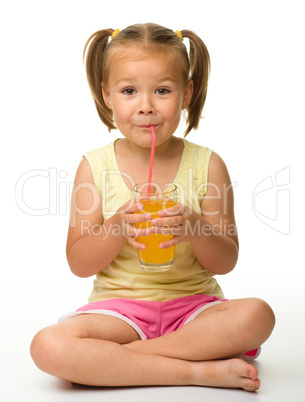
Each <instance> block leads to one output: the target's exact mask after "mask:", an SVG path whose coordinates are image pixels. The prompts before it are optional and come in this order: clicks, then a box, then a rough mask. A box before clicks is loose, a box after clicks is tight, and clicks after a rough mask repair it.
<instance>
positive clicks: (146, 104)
mask: <svg viewBox="0 0 305 402" xmlns="http://www.w3.org/2000/svg"><path fill="white" fill-rule="evenodd" d="M154 113H155V108H154V106H153V103H152V101H151V99H150V97H149V96H143V97H142V98H141V101H140V105H139V114H154Z"/></svg>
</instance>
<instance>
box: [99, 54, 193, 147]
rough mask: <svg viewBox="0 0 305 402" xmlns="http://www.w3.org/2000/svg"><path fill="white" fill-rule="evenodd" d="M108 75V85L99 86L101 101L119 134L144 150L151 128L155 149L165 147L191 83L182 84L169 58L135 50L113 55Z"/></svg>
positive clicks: (179, 74)
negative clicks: (110, 112)
mask: <svg viewBox="0 0 305 402" xmlns="http://www.w3.org/2000/svg"><path fill="white" fill-rule="evenodd" d="M109 71H110V73H109V78H108V82H107V83H106V84H102V90H103V97H104V100H105V103H106V105H107V106H108V107H109V108H110V109H112V111H113V117H114V120H115V123H116V125H117V127H118V129H119V130H120V131H121V133H122V134H123V135H124V136H125V137H126V138H127V139H128V140H129V141H131V142H132V143H133V144H136V145H138V146H141V147H145V148H148V147H150V146H151V132H150V128H149V127H150V126H151V125H153V126H155V133H156V146H158V145H161V144H163V143H165V142H166V141H167V140H168V139H169V138H170V137H171V136H172V135H173V134H174V132H175V131H176V129H177V127H178V124H179V121H180V117H181V110H182V109H184V108H186V107H187V105H188V104H189V102H190V100H191V96H192V88H193V86H192V85H193V83H192V81H190V82H189V83H188V84H187V85H186V84H185V82H184V80H183V76H182V70H181V68H180V67H179V65H177V63H176V62H175V61H174V58H173V57H168V55H167V54H162V53H153V54H152V53H150V52H147V51H146V52H145V51H144V52H143V50H142V49H141V48H140V49H139V48H136V47H131V48H128V50H126V51H124V52H123V54H122V53H121V54H120V55H114V56H113V57H112V59H111V61H110V68H109Z"/></svg>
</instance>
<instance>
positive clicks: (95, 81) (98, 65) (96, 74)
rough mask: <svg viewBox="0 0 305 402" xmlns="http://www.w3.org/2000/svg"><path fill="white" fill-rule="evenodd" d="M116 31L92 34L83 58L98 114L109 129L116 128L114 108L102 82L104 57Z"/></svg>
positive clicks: (108, 30)
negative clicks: (106, 102)
mask: <svg viewBox="0 0 305 402" xmlns="http://www.w3.org/2000/svg"><path fill="white" fill-rule="evenodd" d="M113 32H114V30H113V29H111V28H109V29H102V30H101V31H97V32H95V33H94V34H93V35H91V36H90V38H89V39H88V41H87V43H86V44H85V48H84V53H83V59H84V61H85V64H86V73H87V79H88V83H89V87H90V90H91V94H92V96H93V99H94V102H95V106H96V109H97V112H98V115H99V117H100V119H101V120H102V122H103V123H104V124H106V126H107V127H108V130H109V131H110V130H111V129H115V128H116V126H115V125H114V122H113V114H112V110H110V109H109V108H108V107H107V106H106V104H105V102H104V99H103V95H102V86H101V84H102V82H105V81H106V80H105V77H104V74H105V66H104V57H105V51H106V47H107V45H108V42H109V37H110V36H111V35H112V33H113Z"/></svg>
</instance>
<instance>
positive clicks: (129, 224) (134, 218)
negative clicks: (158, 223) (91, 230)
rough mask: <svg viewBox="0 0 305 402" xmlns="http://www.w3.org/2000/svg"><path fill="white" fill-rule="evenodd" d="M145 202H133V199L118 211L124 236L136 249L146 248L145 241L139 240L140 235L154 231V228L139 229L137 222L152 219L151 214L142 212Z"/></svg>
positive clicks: (147, 234) (146, 234)
mask: <svg viewBox="0 0 305 402" xmlns="http://www.w3.org/2000/svg"><path fill="white" fill-rule="evenodd" d="M143 209H144V206H143V204H141V203H133V201H132V200H130V201H128V202H127V203H126V204H124V205H123V206H122V207H121V208H120V209H119V210H118V211H117V213H116V215H117V216H118V217H119V219H120V227H121V233H122V236H123V237H124V238H125V239H126V240H127V242H128V243H129V244H130V245H131V246H132V247H134V248H136V249H142V250H143V249H145V248H146V246H145V245H144V244H143V243H139V242H138V241H137V239H136V238H137V237H139V236H149V235H150V234H152V233H153V228H144V229H139V228H137V227H136V224H138V223H140V222H146V221H150V220H151V214H149V213H144V212H142V211H143Z"/></svg>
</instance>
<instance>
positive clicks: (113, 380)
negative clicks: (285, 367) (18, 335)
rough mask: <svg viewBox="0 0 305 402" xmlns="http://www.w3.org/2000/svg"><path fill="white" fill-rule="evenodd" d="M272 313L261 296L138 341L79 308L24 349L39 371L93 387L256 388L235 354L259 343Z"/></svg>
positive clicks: (110, 320)
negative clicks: (74, 313) (196, 386)
mask: <svg viewBox="0 0 305 402" xmlns="http://www.w3.org/2000/svg"><path fill="white" fill-rule="evenodd" d="M274 323H275V319H274V314H273V312H272V310H271V308H270V307H269V306H268V305H267V304H266V303H265V302H263V301H262V300H260V299H242V300H231V301H227V302H225V303H221V304H217V305H215V306H212V307H210V308H208V309H206V310H204V311H203V312H202V313H200V314H199V315H198V316H197V317H196V318H195V319H194V320H193V321H191V322H190V323H188V324H186V325H185V326H184V327H182V328H180V329H178V330H177V331H175V332H173V333H171V334H168V335H164V336H162V337H159V338H155V339H151V340H140V339H139V336H138V334H137V333H136V331H135V330H134V329H133V328H131V327H130V326H129V325H128V324H127V323H125V322H123V321H121V320H119V319H118V318H115V317H110V316H103V315H102V316H101V315H98V314H84V315H80V316H76V317H73V318H70V319H69V320H67V321H64V322H61V323H59V324H55V325H53V326H51V327H47V328H45V329H43V330H42V331H40V332H38V334H37V335H36V336H35V337H34V339H33V341H32V345H31V355H32V358H33V360H34V362H35V363H36V365H37V366H38V367H39V368H40V369H41V370H43V371H45V372H47V373H49V374H51V375H54V376H57V377H60V378H63V379H66V380H68V381H71V382H76V383H81V384H86V385H94V386H136V385H202V386H215V387H231V388H243V389H245V390H248V391H255V390H256V389H258V388H259V384H260V381H259V379H258V373H257V370H256V368H255V367H254V366H252V365H251V364H249V363H247V362H245V361H243V360H241V359H239V358H237V357H238V356H240V355H242V354H243V353H245V352H247V351H248V350H251V349H255V348H257V347H258V346H260V345H261V344H262V343H263V342H264V341H265V340H266V339H267V338H268V337H269V336H270V334H271V332H272V329H273V327H274Z"/></svg>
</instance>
